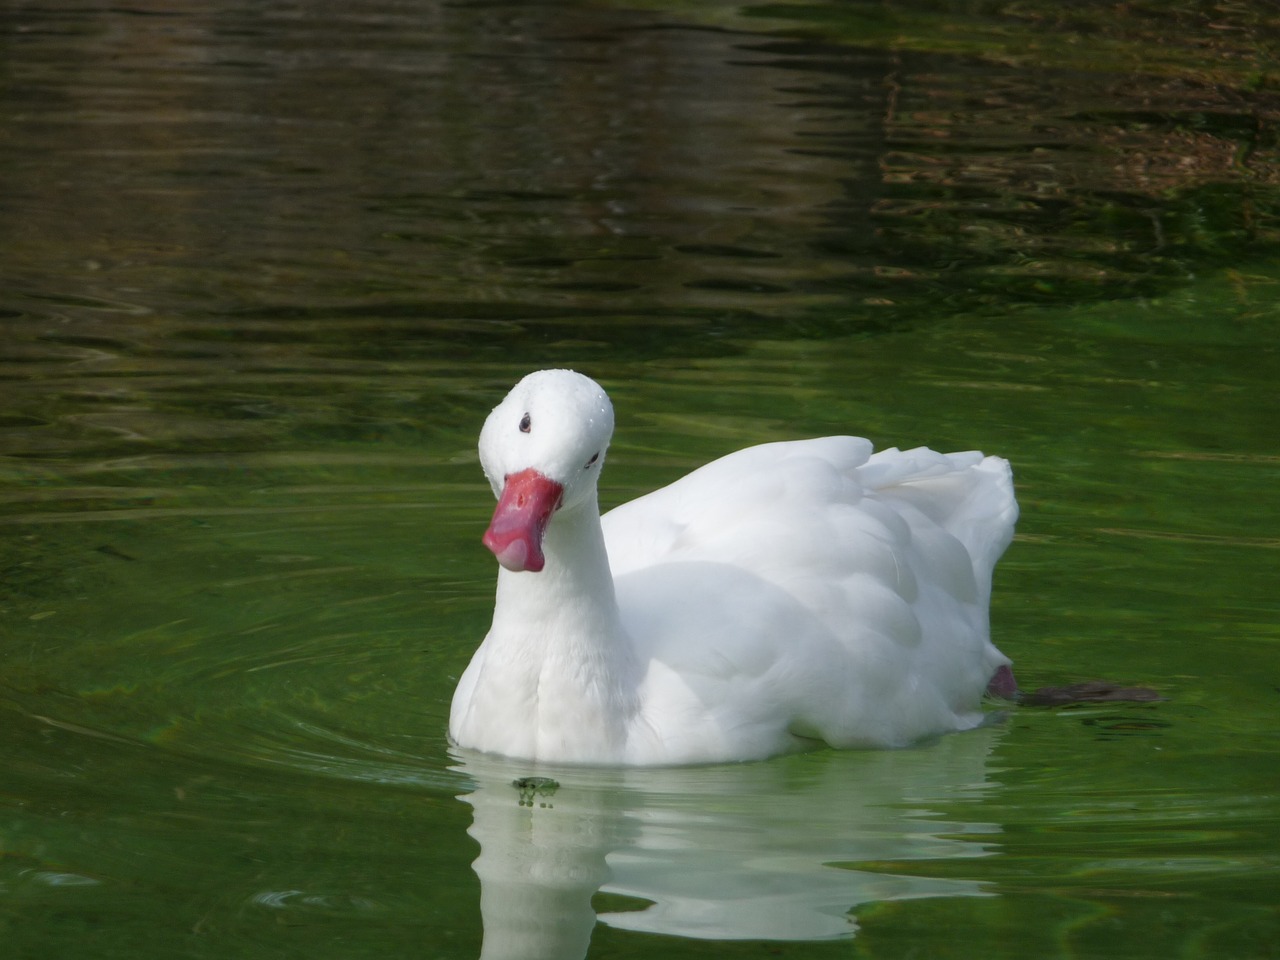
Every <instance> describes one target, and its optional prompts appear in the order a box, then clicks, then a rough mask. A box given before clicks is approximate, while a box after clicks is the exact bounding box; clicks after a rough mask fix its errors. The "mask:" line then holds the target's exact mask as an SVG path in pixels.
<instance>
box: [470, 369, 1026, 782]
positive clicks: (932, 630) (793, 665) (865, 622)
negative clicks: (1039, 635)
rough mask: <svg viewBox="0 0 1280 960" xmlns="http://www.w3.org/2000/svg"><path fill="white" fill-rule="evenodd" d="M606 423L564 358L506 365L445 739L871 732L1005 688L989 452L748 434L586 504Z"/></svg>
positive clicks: (665, 751) (506, 743)
mask: <svg viewBox="0 0 1280 960" xmlns="http://www.w3.org/2000/svg"><path fill="white" fill-rule="evenodd" d="M612 433H613V407H612V405H611V404H610V402H609V398H608V396H606V394H605V392H604V391H603V390H602V389H601V388H600V386H599V385H598V384H596V383H595V382H594V381H593V380H590V379H589V378H587V377H584V376H582V375H581V374H578V373H574V372H572V371H568V370H544V371H541V372H538V373H532V374H530V375H529V376H527V377H525V378H524V379H523V380H521V381H520V382H519V383H518V384H516V386H515V387H514V388H513V389H512V391H511V392H510V393H509V394H508V395H507V397H506V399H504V400H503V401H502V403H500V404H499V405H498V406H497V407H496V408H495V409H494V410H493V412H492V413H491V414H489V418H488V419H487V420H486V421H485V425H484V429H483V431H482V432H481V434H480V460H481V464H482V465H483V467H484V471H485V474H486V475H487V476H488V478H489V482H490V484H491V485H492V486H493V490H494V493H495V495H497V497H498V506H497V509H496V510H495V511H494V515H493V520H492V522H491V523H490V525H489V529H488V530H487V531H486V533H485V535H484V543H485V545H486V546H487V547H488V548H489V549H490V550H492V551H493V553H494V554H495V555H496V556H497V558H498V562H499V563H500V564H501V566H502V569H501V570H499V572H498V590H497V602H496V606H495V609H494V613H493V625H492V627H491V628H490V630H489V634H488V636H486V637H485V639H484V642H483V643H482V644H481V645H480V647H479V649H478V650H477V651H476V653H475V656H474V657H473V658H472V660H471V664H470V665H469V666H468V667H467V669H466V671H465V672H464V673H463V675H462V677H461V679H460V680H459V681H458V686H457V689H456V690H455V692H454V696H453V706H452V709H451V711H450V717H449V733H450V736H451V737H452V738H453V740H454V742H455V743H456V744H457V745H459V746H461V747H465V748H470V749H475V750H481V751H485V752H489V753H497V754H503V755H506V756H509V757H515V758H521V759H526V760H539V761H547V762H552V763H582V764H626V765H642V764H682V763H712V762H721V761H731V760H753V759H759V758H763V757H767V756H771V755H774V754H779V753H785V752H789V751H794V750H801V749H805V748H808V747H812V746H815V745H820V744H822V743H826V744H830V745H832V746H835V747H861V746H873V747H891V746H901V745H904V744H908V743H911V742H912V741H915V740H918V739H920V738H922V737H927V736H930V735H936V734H940V733H946V732H949V731H954V730H962V729H966V728H970V727H974V726H976V725H977V724H979V723H981V722H982V716H983V714H982V711H981V700H982V696H983V693H984V692H985V691H987V690H990V691H991V692H993V693H995V694H998V695H1001V696H1011V695H1013V693H1014V692H1015V690H1016V685H1015V683H1014V680H1013V673H1012V671H1011V669H1010V666H1009V659H1008V658H1007V657H1005V656H1004V655H1003V654H1002V653H1000V651H999V650H997V649H996V648H995V647H994V646H993V645H992V644H991V641H990V639H989V635H988V634H989V631H988V611H987V607H988V601H989V598H990V594H991V574H992V569H993V567H994V566H995V562H996V560H997V559H999V557H1000V554H1001V553H1002V552H1003V551H1004V549H1005V547H1006V546H1007V545H1008V543H1009V540H1010V539H1011V537H1012V535H1013V524H1014V521H1015V520H1016V518H1017V512H1018V508H1017V504H1016V502H1015V500H1014V496H1013V483H1012V478H1011V475H1010V470H1009V464H1008V463H1007V462H1006V461H1004V460H1001V459H999V458H998V457H983V455H982V454H980V453H976V452H968V453H952V454H940V453H935V452H934V451H932V450H927V449H924V448H919V449H916V450H908V451H905V452H903V451H899V450H896V449H891V450H884V451H881V452H880V453H876V454H872V452H871V444H870V442H869V441H867V440H863V439H861V438H858V437H824V438H822V439H818V440H801V441H795V442H788V443H770V444H764V445H762V446H757V447H750V448H748V449H745V450H741V451H739V452H737V453H733V454H730V455H729V456H727V457H723V458H722V459H720V460H716V461H714V462H713V463H710V464H707V465H706V466H704V467H702V468H700V469H698V470H695V471H694V472H693V473H691V474H689V475H688V476H686V477H684V478H682V479H680V480H678V481H676V482H675V483H673V484H671V485H670V486H668V487H664V488H663V489H661V490H657V491H655V492H653V493H651V494H648V495H647V496H644V497H641V498H639V499H637V500H634V501H632V502H631V503H627V504H624V505H623V506H621V507H618V508H617V509H615V510H613V511H611V512H610V513H609V514H608V515H606V516H605V517H603V518H601V516H600V511H599V506H598V502H597V497H596V480H597V477H598V476H599V473H600V468H601V466H602V465H603V463H604V457H605V451H606V449H607V447H608V445H609V439H610V437H611V436H612Z"/></svg>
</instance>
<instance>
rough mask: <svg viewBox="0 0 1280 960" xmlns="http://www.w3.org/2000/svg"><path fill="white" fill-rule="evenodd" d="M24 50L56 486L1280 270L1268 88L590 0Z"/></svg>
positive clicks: (19, 150)
mask: <svg viewBox="0 0 1280 960" xmlns="http://www.w3.org/2000/svg"><path fill="white" fill-rule="evenodd" d="M8 19H9V20H10V22H11V24H12V26H13V29H12V30H10V31H9V32H7V33H5V34H4V39H3V40H0V44H2V45H3V49H2V53H3V67H0V70H3V72H4V77H5V81H6V85H5V88H4V92H3V94H2V95H0V96H2V98H3V99H2V101H0V104H2V105H3V108H4V113H3V119H2V120H0V123H3V128H4V131H3V132H4V134H5V135H4V136H3V137H0V170H2V171H3V175H4V181H5V203H4V205H3V206H2V207H0V255H2V256H3V259H4V263H5V264H6V268H7V272H8V274H9V278H8V281H7V283H6V284H5V286H4V288H3V290H0V315H3V316H4V317H5V325H6V333H7V336H6V340H5V343H4V348H3V355H2V356H0V378H2V379H0V402H2V403H3V407H4V409H5V411H6V416H7V419H6V420H5V421H4V422H3V424H0V426H3V427H7V429H5V430H4V436H3V437H0V448H2V449H3V451H4V452H6V453H10V454H17V455H20V456H24V457H37V458H38V457H50V456H55V457H68V456H71V457H74V456H92V457H103V456H112V455H117V456H118V455H127V454H131V453H136V452H138V451H148V452H158V451H172V450H191V449H193V448H195V449H200V448H212V449H220V450H225V449H232V450H244V449H260V448H263V447H271V446H273V445H276V444H285V445H288V444H290V443H295V442H297V441H298V438H300V437H302V438H309V439H311V440H315V439H319V440H321V441H322V442H324V441H326V440H328V439H332V438H335V437H344V436H364V435H365V434H366V433H367V432H368V431H369V430H374V429H383V427H382V426H379V425H385V424H388V423H390V424H403V425H405V427H406V429H416V427H415V423H416V422H417V421H418V419H419V418H420V417H421V416H422V410H421V407H420V405H419V403H418V398H419V397H420V396H423V395H427V396H430V397H432V398H433V401H434V405H435V406H437V407H438V408H440V409H443V410H444V411H446V413H452V412H453V411H454V410H462V409H465V408H468V407H469V406H471V405H472V404H471V402H470V400H471V398H470V397H469V396H467V395H466V394H467V391H468V390H469V387H468V386H467V384H466V382H465V381H466V378H467V377H469V376H476V375H479V376H487V375H488V374H486V372H485V371H486V370H487V369H489V368H490V367H497V368H502V370H503V372H502V373H501V374H500V377H501V379H503V380H505V379H507V373H506V369H505V366H506V365H510V364H512V363H518V364H521V365H531V364H533V363H538V362H550V361H554V362H561V363H571V362H579V360H580V359H581V358H587V359H588V360H589V361H591V360H595V359H598V358H600V357H604V356H608V357H610V358H613V359H619V358H626V357H661V356H667V355H686V356H687V355H700V354H706V353H716V352H723V351H726V350H732V349H734V347H733V342H732V341H733V339H734V338H747V337H760V336H771V337H772V336H781V337H794V336H802V337H808V336H826V335H829V334H832V333H838V334H845V333H850V332H857V331H868V332H875V331H879V330H882V329H888V328H891V327H895V326H897V325H900V324H904V323H917V322H919V321H920V320H921V319H922V318H933V317H936V316H938V315H939V314H940V313H945V312H947V311H957V310H964V309H971V308H974V307H984V306H992V305H996V306H999V305H1004V304H1007V303H1009V302H1011V301H1017V300H1019V299H1022V300H1026V299H1032V300H1048V301H1070V300H1072V299H1081V298H1084V299H1088V298H1092V297H1097V296H1107V295H1131V294H1133V293H1140V292H1143V291H1145V290H1149V289H1152V288H1153V285H1155V286H1158V285H1161V284H1167V283H1169V282H1171V281H1174V280H1177V279H1178V278H1179V277H1182V276H1186V275H1188V274H1189V272H1190V271H1191V270H1193V269H1194V268H1195V267H1196V266H1197V264H1199V263H1200V262H1202V261H1203V260H1205V259H1206V258H1209V259H1214V258H1219V259H1220V258H1227V257H1231V256H1234V255H1236V253H1237V252H1238V251H1239V250H1241V249H1243V248H1248V249H1256V248H1258V247H1259V245H1265V244H1271V243H1274V241H1275V238H1276V230H1277V204H1276V193H1275V190H1274V181H1275V179H1276V176H1275V174H1274V170H1276V169H1280V166H1277V165H1276V164H1275V163H1274V161H1275V160H1276V159H1278V158H1276V156H1275V153H1276V144H1275V138H1274V136H1272V135H1270V134H1268V133H1267V131H1268V130H1270V129H1271V125H1272V124H1273V123H1274V119H1275V116H1276V114H1277V110H1276V97H1275V95H1274V94H1272V93H1270V92H1268V91H1267V90H1266V89H1265V86H1262V87H1260V88H1259V89H1257V90H1254V91H1242V90H1239V89H1230V88H1227V87H1219V86H1216V85H1214V84H1213V83H1211V82H1210V81H1208V80H1201V81H1199V82H1196V83H1192V82H1189V81H1187V80H1186V79H1185V78H1184V79H1181V80H1179V79H1175V78H1170V77H1169V76H1167V75H1166V76H1160V77H1149V76H1143V75H1139V74H1126V75H1124V76H1117V75H1114V74H1108V73H1107V72H1106V71H1105V70H1100V71H1098V72H1093V73H1090V72H1084V71H1082V70H1080V69H1079V68H1078V67H1076V68H1073V69H1066V68H1062V67H1058V68H1054V67H1051V66H1037V65H1034V64H1028V63H1026V62H1017V63H1011V62H1008V61H1007V60H1006V61H1002V62H997V61H995V60H991V61H988V60H983V59H980V58H977V57H960V56H950V55H942V54H929V53H910V52H904V51H901V50H896V49H887V48H886V49H870V48H863V47H856V46H851V45H846V44H837V43H834V42H822V41H818V40H806V41H797V40H782V39H778V38H776V37H770V36H768V35H767V34H764V33H746V32H742V31H740V30H736V29H729V28H710V27H707V26H705V25H699V24H692V23H689V22H684V21H681V20H680V19H678V18H677V17H676V16H675V15H674V14H667V13H664V12H661V11H648V12H645V11H626V10H609V9H600V8H594V7H592V8H579V7H576V6H573V5H571V4H556V3H553V4H547V5H538V6H533V7H530V6H525V5H503V4H495V5H487V6H481V7H476V6H474V5H439V4H431V3H425V2H413V0H403V2H395V0H380V2H376V3H371V4H362V5H360V6H359V7H358V8H352V7H350V6H349V5H344V4H336V3H318V2H317V3H309V4H307V5H305V7H297V6H296V5H284V4H277V3H266V4H259V5H255V6H252V7H247V8H246V7H230V6H225V5H213V6H211V7H206V8H203V9H199V10H184V11H180V12H179V11H174V10H172V9H171V8H170V7H169V6H168V5H165V4H158V3H143V4H135V5H131V6H130V7H129V8H128V9H120V8H86V9H81V10H76V9H42V8H37V7H31V8H26V9H21V10H17V11H12V12H10V13H9V14H8ZM775 26H776V23H775Z"/></svg>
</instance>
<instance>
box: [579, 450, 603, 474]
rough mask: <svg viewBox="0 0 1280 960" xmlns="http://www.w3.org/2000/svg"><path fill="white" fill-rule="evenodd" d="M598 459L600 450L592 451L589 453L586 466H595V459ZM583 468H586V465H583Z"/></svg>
mask: <svg viewBox="0 0 1280 960" xmlns="http://www.w3.org/2000/svg"><path fill="white" fill-rule="evenodd" d="M599 459H600V452H599V451H596V452H595V453H593V454H592V455H591V459H590V460H588V461H587V466H588V467H593V466H595V463H596V461H597V460H599ZM583 469H584V470H585V469H586V467H584V468H583Z"/></svg>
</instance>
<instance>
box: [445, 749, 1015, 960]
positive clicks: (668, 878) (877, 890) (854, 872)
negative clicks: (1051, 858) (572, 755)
mask: <svg viewBox="0 0 1280 960" xmlns="http://www.w3.org/2000/svg"><path fill="white" fill-rule="evenodd" d="M1000 733H1001V730H1000V728H999V727H995V726H988V727H987V728H985V729H983V730H979V731H975V732H974V733H973V734H971V735H969V736H964V737H947V738H944V739H942V740H940V741H938V742H935V743H931V744H928V745H927V746H925V747H923V748H920V749H912V750H894V751H875V752H866V751H860V752H856V753H844V754H836V753H828V754H825V755H815V756H813V757H792V758H788V759H782V760H778V761H775V762H773V763H759V764H734V765H721V766H712V767H693V768H668V769H641V770H636V769H629V770H626V769H624V770H596V769H583V768H573V767H559V768H555V767H552V768H548V767H546V766H544V765H541V764H540V765H538V767H537V768H536V770H537V771H538V773H540V774H543V775H545V778H546V779H542V778H532V783H531V781H530V780H526V779H525V778H524V777H523V775H524V774H527V773H528V772H529V771H528V769H527V768H525V767H523V766H522V765H521V764H519V763H516V762H512V761H509V760H504V759H499V758H493V757H484V756H481V755H478V754H467V755H464V756H460V757H459V760H460V763H459V766H458V768H457V769H459V770H460V771H461V772H462V773H464V774H466V775H467V777H468V778H469V779H470V780H471V781H472V783H473V784H474V787H473V789H472V791H471V792H470V793H468V794H466V795H464V796H463V797H462V798H461V799H463V800H465V801H466V802H467V803H469V804H470V805H471V806H472V807H473V808H474V812H473V822H472V826H471V829H470V831H469V832H470V833H471V835H472V836H473V837H474V838H475V839H476V841H477V842H478V843H479V844H480V856H479V858H478V859H477V860H476V861H475V865H474V869H475V871H476V874H477V876H478V877H479V879H480V889H481V893H480V904H481V913H482V916H483V920H484V950H483V953H482V957H483V958H484V960H506V958H518V960H543V958H545V960H574V958H579V957H583V956H585V955H586V953H587V948H588V943H589V940H590V937H591V933H592V928H593V927H594V926H595V923H596V920H597V916H596V913H595V911H594V910H593V909H592V900H593V897H594V896H595V894H596V893H597V891H600V892H602V893H605V894H609V895H611V896H610V898H609V900H608V901H607V902H608V904H609V911H608V912H604V913H601V914H600V915H599V918H598V919H599V920H600V921H601V922H603V923H606V924H608V925H609V926H611V927H615V928H619V929H625V930H634V931H640V932H645V933H656V934H661V935H664V936H677V937H686V938H693V939H702V940H740V939H748V940H791V941H800V940H828V939H836V938H848V937H852V936H854V935H855V934H856V932H857V929H858V924H857V920H856V916H855V915H856V911H857V908H858V907H859V906H861V905H863V904H866V903H871V902H882V901H887V900H906V899H916V898H925V897H953V896H988V895H991V893H992V891H991V890H989V889H988V888H987V887H986V886H985V885H984V884H982V883H980V882H977V881H974V880H968V879H961V878H958V877H956V876H955V874H956V873H958V872H961V871H958V870H957V869H956V868H954V867H951V868H948V869H944V870H939V871H937V872H940V873H943V874H945V875H944V876H932V877H931V876H929V873H930V872H931V870H930V866H929V865H930V863H933V862H938V861H942V860H953V859H964V858H972V857H983V856H988V855H990V854H991V853H992V850H991V843H992V841H993V840H996V839H997V838H998V835H999V831H1000V828H999V826H998V825H996V824H991V823H984V822H966V821H957V820H954V819H949V818H945V817H939V815H938V814H939V812H940V811H941V810H945V809H948V808H952V807H955V808H956V809H968V810H978V809H981V807H979V806H976V805H974V804H973V802H972V801H973V800H974V799H975V798H977V797H978V796H980V795H981V794H982V792H983V791H984V790H986V789H989V788H990V787H991V786H992V785H991V784H990V782H989V781H988V780H987V771H986V764H987V759H988V757H989V756H990V753H991V751H992V749H993V746H994V744H995V742H996V741H997V739H998V737H999V736H1000ZM513 781H514V782H513ZM957 804H959V806H958V807H957V806H956V805H957ZM901 861H912V862H913V863H912V866H910V867H909V868H907V869H904V870H902V871H900V872H894V871H893V870H892V868H890V867H886V866H885V865H886V864H891V863H894V862H901ZM868 862H874V863H875V864H877V865H878V866H876V867H867V866H866V864H867V863H868Z"/></svg>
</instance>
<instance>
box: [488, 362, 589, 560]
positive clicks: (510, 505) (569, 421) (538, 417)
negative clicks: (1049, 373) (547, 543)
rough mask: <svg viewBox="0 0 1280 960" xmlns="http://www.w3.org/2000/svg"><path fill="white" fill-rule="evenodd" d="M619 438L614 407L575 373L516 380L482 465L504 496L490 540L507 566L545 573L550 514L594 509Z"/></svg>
mask: <svg viewBox="0 0 1280 960" xmlns="http://www.w3.org/2000/svg"><path fill="white" fill-rule="evenodd" d="M612 435H613V405H612V404H611V403H610V402H609V397H608V396H607V395H606V394H605V392H604V390H602V389H601V388H600V385H599V384H598V383H596V382H595V381H594V380H592V379H591V378H590V377H584V376H583V375H582V374H580V373H574V372H573V371H572V370H541V371H539V372H537V373H531V374H529V375H528V376H527V377H525V378H524V379H523V380H521V381H520V382H519V383H517V384H516V385H515V386H514V387H513V388H512V389H511V392H510V393H508V394H507V396H506V398H505V399H504V400H503V401H502V402H501V403H500V404H498V405H497V406H496V407H494V408H493V412H492V413H490V414H489V417H488V419H486V420H485V422H484V429H483V430H481V431H480V464H481V466H482V467H483V468H484V473H485V476H486V477H488V478H489V485H490V486H491V487H493V492H494V495H495V496H496V497H497V498H498V506H497V508H496V509H495V510H494V512H493V519H492V520H491V521H490V523H489V529H488V530H486V531H485V534H484V545H485V546H486V547H488V548H489V549H490V550H492V551H493V554H494V556H495V557H497V558H498V563H500V564H502V566H504V567H505V568H506V569H508V570H515V571H521V570H528V571H538V570H541V569H542V567H543V565H544V563H545V557H544V556H543V553H542V538H543V534H544V533H545V532H546V529H547V525H548V524H549V523H550V522H551V519H552V516H553V515H554V514H556V513H557V512H569V511H574V510H578V509H582V508H584V507H585V508H588V509H592V510H594V509H596V496H595V493H596V478H597V477H598V476H599V475H600V467H601V466H602V465H603V463H604V456H605V451H606V450H607V449H608V446H609V438H610V437H611V436H612Z"/></svg>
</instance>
